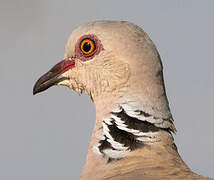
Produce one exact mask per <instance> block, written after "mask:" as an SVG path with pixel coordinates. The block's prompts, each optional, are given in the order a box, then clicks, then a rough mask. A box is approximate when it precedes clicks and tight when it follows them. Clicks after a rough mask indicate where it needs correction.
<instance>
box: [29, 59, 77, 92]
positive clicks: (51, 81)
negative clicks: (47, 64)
mask: <svg viewBox="0 0 214 180" xmlns="http://www.w3.org/2000/svg"><path fill="white" fill-rule="evenodd" d="M74 65H75V62H74V61H73V60H63V61H61V62H59V63H58V64H56V65H55V66H54V67H53V68H51V70H50V71H48V72H47V73H45V74H44V75H43V76H42V77H40V78H39V79H38V80H37V82H36V84H35V85H34V87H33V95H35V94H37V93H40V92H42V91H45V90H46V89H48V88H49V87H51V86H53V85H57V83H59V82H61V81H63V80H66V79H68V78H67V77H64V76H62V73H64V72H65V71H67V70H69V69H71V68H72V67H74Z"/></svg>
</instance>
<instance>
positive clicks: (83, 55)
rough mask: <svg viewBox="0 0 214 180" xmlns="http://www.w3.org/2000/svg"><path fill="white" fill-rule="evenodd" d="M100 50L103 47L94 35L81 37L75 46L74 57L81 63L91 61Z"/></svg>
mask: <svg viewBox="0 0 214 180" xmlns="http://www.w3.org/2000/svg"><path fill="white" fill-rule="evenodd" d="M86 43H87V44H86ZM84 45H85V48H84ZM81 46H82V47H81ZM86 47H87V48H86ZM81 49H82V50H81ZM102 50H104V48H103V45H102V43H101V41H100V40H99V38H98V37H97V36H96V35H95V34H86V35H83V36H81V37H80V38H79V39H78V40H77V42H76V45H75V55H76V57H77V58H78V59H80V60H82V61H88V60H90V59H93V58H94V56H96V55H98V54H99V53H100V52H101V51H102Z"/></svg>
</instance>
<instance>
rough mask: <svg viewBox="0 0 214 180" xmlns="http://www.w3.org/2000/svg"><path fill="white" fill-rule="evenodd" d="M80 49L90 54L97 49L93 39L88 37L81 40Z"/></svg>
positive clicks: (84, 53)
mask: <svg viewBox="0 0 214 180" xmlns="http://www.w3.org/2000/svg"><path fill="white" fill-rule="evenodd" d="M80 50H81V52H82V54H83V55H86V56H90V55H93V52H95V50H96V44H95V42H94V41H93V40H92V39H89V38H86V39H83V40H82V41H81V42H80Z"/></svg>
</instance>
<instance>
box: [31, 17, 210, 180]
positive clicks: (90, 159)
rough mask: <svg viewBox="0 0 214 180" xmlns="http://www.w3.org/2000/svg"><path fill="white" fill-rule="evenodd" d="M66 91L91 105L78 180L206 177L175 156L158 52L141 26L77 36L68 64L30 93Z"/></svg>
mask: <svg viewBox="0 0 214 180" xmlns="http://www.w3.org/2000/svg"><path fill="white" fill-rule="evenodd" d="M53 85H63V86H67V87H69V88H71V89H72V90H74V91H76V92H78V93H79V94H81V93H82V92H83V91H85V92H86V93H87V94H88V95H89V96H90V97H91V99H92V100H93V101H94V104H95V107H96V121H95V126H94V130H93V133H92V136H91V142H90V146H89V150H88V155H87V158H86V162H85V165H84V168H83V172H82V175H81V179H87V180H94V179H123V180H124V179H136V180H139V179H148V180H149V179H173V180H174V179H208V178H205V177H202V176H199V175H197V174H195V173H193V172H192V171H191V170H190V169H189V168H188V167H187V165H186V164H185V163H184V161H183V160H182V159H181V157H180V156H179V154H178V151H177V148H176V145H175V144H174V140H173V137H172V133H175V132H176V129H175V126H174V124H173V118H172V114H171V112H170V108H169V103H168V100H167V96H166V92H165V86H164V80H163V68H162V63H161V59H160V56H159V53H158V51H157V49H156V47H155V45H154V44H153V42H152V41H151V39H150V38H149V37H148V35H147V34H146V33H145V32H144V31H143V30H142V29H141V28H140V27H138V26H136V25H134V24H132V23H130V22H126V21H98V22H90V23H87V24H84V25H82V26H80V27H79V28H77V29H76V30H75V31H73V32H72V34H71V36H70V38H69V39H68V42H67V45H66V51H65V56H64V60H62V61H61V62H59V63H58V64H57V65H55V66H54V67H53V68H52V69H51V70H50V71H48V72H47V73H46V74H44V75H43V76H42V77H41V78H40V79H39V80H38V81H37V82H36V84H35V86H34V88H33V94H37V93H40V92H42V91H44V90H46V89H48V88H49V87H51V86H53Z"/></svg>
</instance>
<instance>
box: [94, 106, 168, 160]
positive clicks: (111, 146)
mask: <svg viewBox="0 0 214 180" xmlns="http://www.w3.org/2000/svg"><path fill="white" fill-rule="evenodd" d="M153 119H154V117H153V116H152V115H150V114H148V113H146V112H143V111H142V110H134V111H131V110H130V109H129V110H126V107H123V106H120V108H119V109H117V110H115V111H112V112H111V114H110V115H109V117H108V118H103V122H102V126H103V137H102V139H101V140H100V141H99V144H98V145H97V146H95V147H94V150H95V152H96V153H98V154H101V155H103V156H105V157H107V158H109V159H120V158H123V157H125V156H126V155H127V153H128V152H130V151H132V150H135V149H137V148H139V147H142V146H144V145H145V143H146V142H152V141H153V140H154V137H155V136H157V135H158V133H159V132H160V130H161V129H164V130H167V131H170V129H169V128H160V127H157V126H156V125H155V124H154V123H152V122H151V121H152V120H153ZM156 120H157V118H156ZM155 122H156V123H157V122H158V123H160V122H161V120H159V121H155Z"/></svg>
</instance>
